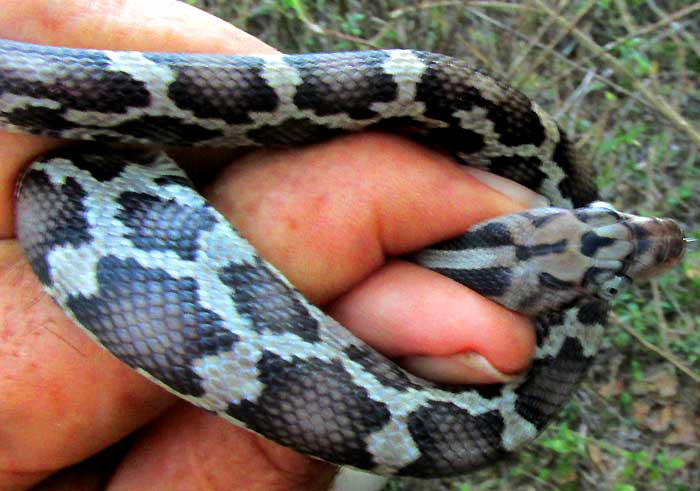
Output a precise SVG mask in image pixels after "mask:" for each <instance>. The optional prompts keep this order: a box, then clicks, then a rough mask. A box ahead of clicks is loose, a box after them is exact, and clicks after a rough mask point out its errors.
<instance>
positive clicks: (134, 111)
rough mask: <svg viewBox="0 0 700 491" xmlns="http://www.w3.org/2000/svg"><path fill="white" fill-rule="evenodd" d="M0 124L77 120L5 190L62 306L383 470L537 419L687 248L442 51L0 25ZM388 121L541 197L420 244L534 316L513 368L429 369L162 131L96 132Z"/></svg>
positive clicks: (434, 472) (311, 447)
mask: <svg viewBox="0 0 700 491" xmlns="http://www.w3.org/2000/svg"><path fill="white" fill-rule="evenodd" d="M0 127H1V128H3V129H6V130H11V131H20V132H29V133H34V134H40V135H47V136H52V137H58V138H62V139H79V140H92V142H87V143H81V144H78V145H74V146H68V147H64V148H61V149H58V150H55V151H53V152H51V153H49V154H48V155H46V156H44V157H43V158H41V159H40V160H38V161H37V162H35V163H34V164H32V166H31V167H30V168H29V169H28V170H27V171H26V173H25V175H24V177H23V178H22V180H21V184H20V185H19V186H18V192H17V231H18V237H19V240H20V242H21V244H22V246H23V248H24V250H25V253H26V256H27V258H28V260H29V262H30V264H31V266H32V268H33V270H34V271H35V273H36V275H37V276H38V277H39V279H40V280H41V282H42V283H43V284H44V285H45V288H46V290H47V291H48V292H49V293H50V295H51V296H52V297H53V298H54V299H55V301H56V302H57V303H58V305H59V306H61V307H62V308H63V310H64V311H65V312H66V314H68V315H69V316H70V317H71V318H73V319H74V320H75V321H76V322H77V324H78V325H80V326H82V327H83V328H84V329H85V330H86V331H87V332H88V333H89V334H90V335H91V336H92V337H94V338H95V339H96V340H97V341H98V342H99V343H100V344H102V345H103V346H104V347H106V348H107V349H108V350H110V351H111V352H112V353H114V354H115V355H116V356H117V357H118V358H120V359H121V360H123V361H124V362H125V363H127V364H129V365H130V366H131V367H133V368H135V369H136V370H138V371H139V372H141V373H142V374H144V375H146V376H147V377H148V378H150V379H151V380H154V381H156V382H158V383H159V384H161V385H163V386H165V387H166V388H168V389H169V390H171V391H173V392H175V393H176V394H178V395H180V396H181V397H183V398H184V399H186V400H188V401H190V402H192V403H194V404H196V405H198V406H200V407H202V408H205V409H207V410H209V411H213V412H215V413H217V414H218V415H220V416H221V417H223V418H225V419H227V420H230V421H233V422H234V423H236V424H239V425H243V426H245V427H247V428H249V429H250V430H252V431H255V432H258V433H260V434H262V435H264V436H266V437H268V438H270V439H272V440H275V441H277V442H279V443H281V444H283V445H286V446H289V447H291V448H294V449H296V450H299V451H301V452H304V453H307V454H310V455H313V456H315V457H318V458H321V459H325V460H327V461H330V462H334V463H337V464H347V465H352V466H355V467H358V468H362V469H367V470H370V471H372V472H376V473H382V474H397V475H406V476H418V477H437V476H451V475H456V474H462V473H464V472H467V471H469V470H471V469H474V468H476V467H480V466H483V465H487V464H491V463H493V462H495V461H496V460H498V459H499V458H502V457H503V456H505V455H508V454H509V453H511V452H514V451H515V450H517V449H518V448H520V447H521V446H522V445H524V444H525V443H527V442H529V441H531V440H532V439H533V438H535V437H536V436H537V434H538V433H539V432H541V431H542V429H543V428H544V427H545V425H546V424H547V423H548V422H549V421H550V420H551V419H552V418H553V417H554V415H555V414H556V413H557V411H558V410H559V409H560V408H561V407H562V405H564V404H565V403H566V402H567V401H568V400H569V398H570V397H571V394H572V392H573V391H574V390H575V388H576V386H577V384H578V383H579V381H580V380H581V378H582V377H583V375H584V374H585V371H586V368H587V367H588V366H589V364H590V362H591V360H592V358H593V356H594V354H595V352H596V349H597V345H598V342H599V339H600V336H601V334H602V329H603V325H604V323H605V318H606V313H607V310H608V303H609V299H610V298H611V297H612V296H614V295H615V293H616V292H617V291H618V289H619V288H622V287H623V286H625V285H626V283H627V282H628V281H629V280H630V279H632V280H634V279H644V278H645V277H648V276H651V275H654V274H658V273H659V272H660V271H662V270H664V269H666V268H668V267H670V266H672V265H673V264H675V263H676V262H677V261H678V260H679V258H680V257H681V255H682V253H683V240H682V235H681V232H680V230H679V228H678V226H677V225H676V224H675V222H673V221H671V220H659V219H654V218H643V217H637V216H633V215H629V214H625V213H620V212H618V211H616V210H615V209H613V208H612V207H611V206H610V205H607V204H604V203H600V202H597V201H596V200H597V199H598V196H597V191H596V187H595V183H594V181H593V174H592V172H591V170H590V168H589V167H588V165H587V164H586V163H585V162H583V161H582V160H581V159H579V158H578V157H577V156H576V154H575V152H574V151H573V147H572V144H571V142H570V141H569V140H568V139H567V138H566V136H565V134H564V133H563V132H562V131H561V130H560V129H559V128H558V126H557V125H556V123H555V122H554V121H553V120H552V119H551V117H550V116H549V115H547V113H545V112H544V111H543V110H542V109H541V108H540V107H539V106H537V105H536V104H535V103H533V102H531V101H530V100H529V99H527V98H526V97H525V96H524V95H522V94H521V93H520V92H518V91H516V90H514V89H513V88H511V87H509V86H507V85H506V84H503V83H501V82H499V81H497V80H496V79H494V78H492V77H490V76H488V75H486V74H484V73H482V72H481V71H479V70H475V69H473V68H471V67H470V66H468V65H467V64H466V63H464V62H462V61H460V60H457V59H453V58H449V57H446V56H442V55H437V54H431V53H424V52H416V51H407V50H396V51H368V52H352V53H331V54H311V55H277V56H210V55H194V54H168V53H141V52H117V51H95V50H75V49H67V48H56V47H47V46H37V45H31V44H23V43H18V42H12V41H1V42H0ZM394 128H395V129H398V130H400V131H403V132H408V133H410V134H412V135H414V136H415V137H416V138H418V139H420V140H421V141H424V142H426V143H427V144H429V145H434V146H437V147H439V148H441V149H444V150H447V151H449V152H450V153H451V154H453V155H454V156H455V158H456V160H457V161H458V162H460V163H468V164H469V165H475V166H479V167H481V168H484V169H487V170H490V171H492V172H495V173H497V174H500V175H502V176H505V177H509V178H511V179H514V180H515V181H518V182H520V183H521V184H524V185H525V186H527V187H530V188H532V189H534V190H536V191H538V192H540V193H542V194H544V195H545V196H547V197H548V198H549V199H550V200H551V202H552V203H553V204H554V205H555V207H550V208H542V209H536V210H529V211H527V212H523V213H519V214H514V215H509V216H505V217H498V218H495V219H493V220H490V221H488V222H485V223H482V224H479V225H477V226H475V227H473V228H472V229H471V230H470V231H468V232H467V233H465V234H464V235H462V236H460V237H457V238H455V239H452V240H449V241H446V242H444V243H441V244H438V245H436V246H434V247H433V248H431V249H428V250H425V251H422V252H419V253H417V254H416V255H415V257H414V258H415V260H417V261H418V262H419V263H421V264H423V265H425V266H427V267H429V268H431V269H434V270H436V271H439V272H441V273H443V274H445V275H447V276H449V277H451V278H453V279H455V280H456V281H459V282H461V283H463V284H464V285H466V286H468V287H470V288H472V289H474V290H476V291H477V292H479V293H481V294H483V295H486V296H488V297H490V298H492V299H494V300H496V301H497V302H500V303H501V304H503V305H505V306H507V307H508V308H511V309H514V310H517V311H520V312H524V313H526V314H527V315H529V316H531V317H532V318H533V320H534V323H535V326H536V334H537V350H536V354H535V357H534V360H533V363H532V367H531V369H530V370H529V372H528V374H527V376H525V377H523V378H522V379H520V380H518V381H516V382H513V383H509V384H501V385H489V386H451V385H440V384H436V383H432V382H429V381H426V380H422V379H420V378H418V377H416V376H414V375H411V374H410V373H407V372H405V371H403V370H402V369H400V368H398V367H397V366H396V365H395V364H393V363H392V362H391V361H389V360H387V359H386V358H385V357H383V356H382V355H380V354H378V353H376V352H375V351H373V350H372V349H371V348H369V347H368V346H367V345H366V344H364V343H363V342H362V341H360V340H358V339H356V338H355V337H354V336H352V335H351V334H349V333H348V332H347V331H346V330H345V329H343V328H342V326H340V325H339V324H338V323H337V322H336V321H334V320H333V319H331V318H329V317H328V316H326V315H325V314H324V313H323V312H322V311H321V310H319V309H318V308H316V307H315V306H313V305H311V304H309V303H308V302H307V301H306V300H305V299H304V298H303V297H302V296H301V295H300V294H299V293H298V292H297V291H296V290H295V289H294V287H293V286H292V285H291V284H290V283H289V282H288V281H287V280H286V279H285V278H284V276H282V275H281V274H280V273H279V272H278V271H277V270H276V269H275V268H274V267H273V266H272V265H270V264H269V263H267V262H265V260H263V259H262V258H261V257H259V255H258V254H257V252H256V251H255V249H253V247H252V246H250V245H249V244H248V243H247V242H246V241H245V239H243V238H242V237H241V236H240V235H239V234H238V233H236V232H235V231H234V230H233V229H232V228H231V226H230V225H229V224H228V223H227V222H226V220H225V219H224V218H223V217H222V216H220V215H219V214H218V212H216V211H215V210H214V209H213V208H212V207H211V206H210V205H209V204H207V203H206V201H205V200H204V199H203V198H202V197H201V196H200V195H199V194H198V193H197V192H196V191H195V190H194V189H193V188H192V185H191V183H190V181H189V179H188V178H187V176H186V175H185V174H184V172H183V171H182V170H181V169H179V168H178V167H177V165H175V163H174V162H173V161H172V160H170V158H169V157H168V156H167V155H166V154H165V153H163V152H161V151H155V150H152V149H146V150H134V149H132V148H130V147H129V148H127V149H124V148H117V147H114V146H110V145H104V143H113V142H122V143H139V144H149V145H153V144H156V145H159V146H168V145H178V146H182V145H186V146H214V147H216V146H226V147H241V148H248V147H257V146H261V145H275V146H279V145H296V144H302V143H309V142H314V141H319V140H322V139H326V138H330V137H332V136H334V135H336V134H339V133H343V132H348V131H358V130H363V129H394ZM576 207H578V208H576ZM574 208H575V209H574Z"/></svg>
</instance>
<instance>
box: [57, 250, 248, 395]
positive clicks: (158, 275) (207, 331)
mask: <svg viewBox="0 0 700 491" xmlns="http://www.w3.org/2000/svg"><path fill="white" fill-rule="evenodd" d="M96 276H97V281H98V284H99V291H98V292H97V293H96V294H95V295H92V296H89V297H86V296H84V295H82V294H75V295H72V296H70V297H69V298H68V300H67V302H66V304H67V307H68V308H69V309H70V310H71V312H73V315H75V317H76V318H77V319H78V321H79V322H80V323H81V324H83V325H84V326H86V327H88V328H89V329H90V331H91V332H92V333H93V334H94V335H95V336H97V337H98V338H99V340H100V342H101V343H102V344H103V345H104V346H105V347H106V348H107V349H108V350H110V351H111V352H112V353H114V354H115V355H116V356H117V357H118V358H119V359H120V360H122V361H123V362H125V363H127V364H128V365H129V366H131V367H134V368H141V369H143V370H145V371H146V372H148V373H149V374H151V375H152V376H153V377H155V378H157V379H158V380H161V381H162V382H163V383H165V384H167V385H168V386H170V387H172V388H173V389H174V390H176V391H177V392H180V393H181V394H185V395H188V396H202V395H203V394H204V389H203V388H202V387H201V385H200V382H201V378H200V377H199V375H197V374H196V373H195V372H194V370H193V369H192V367H193V365H194V363H195V361H196V360H198V359H200V358H202V357H204V356H210V355H217V354H220V353H221V352H225V351H230V350H231V348H232V346H233V344H234V343H236V342H237V341H238V336H237V335H235V334H233V333H231V332H230V331H229V330H228V329H226V328H225V323H224V321H223V320H222V319H221V318H220V317H219V316H218V315H217V314H215V313H214V312H212V311H210V310H207V309H206V308H204V307H203V306H202V305H201V304H200V303H199V294H198V285H197V283H196V282H195V281H194V280H192V279H190V278H173V277H172V276H170V275H169V274H168V273H166V272H165V271H163V270H161V269H149V268H144V267H143V266H141V265H140V264H138V263H137V262H136V260H134V259H126V260H122V259H119V258H116V257H113V256H106V257H104V258H102V259H100V261H99V263H98V264H97V272H96Z"/></svg>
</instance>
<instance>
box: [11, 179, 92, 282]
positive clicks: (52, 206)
mask: <svg viewBox="0 0 700 491" xmlns="http://www.w3.org/2000/svg"><path fill="white" fill-rule="evenodd" d="M86 195H87V193H86V192H85V190H84V189H83V188H82V187H81V186H80V184H79V183H78V182H77V181H76V180H75V179H74V178H72V177H67V178H66V179H65V181H64V182H63V184H61V185H56V184H55V183H54V182H52V181H51V179H50V178H49V176H48V174H47V173H46V171H43V170H41V171H40V170H30V171H29V172H28V173H26V174H25V175H24V176H23V177H22V180H21V185H20V188H19V195H18V199H17V222H18V224H19V225H18V229H17V235H18V237H19V239H20V241H21V243H22V246H23V247H24V252H25V254H26V256H27V259H28V260H29V264H30V265H31V266H32V270H33V271H34V273H35V274H36V275H37V276H38V277H39V279H40V280H41V281H42V282H43V283H45V284H46V285H52V284H53V280H52V278H51V271H50V267H49V264H48V258H47V255H48V254H49V252H51V251H53V250H55V249H56V248H60V247H61V246H65V245H70V246H73V247H79V246H81V245H83V244H86V243H89V242H90V241H91V240H92V239H93V237H92V234H91V233H90V224H89V223H88V222H87V218H86V216H85V205H84V203H83V200H84V199H85V197H86ZM26 196H33V197H34V198H33V199H31V200H30V199H27V198H26Z"/></svg>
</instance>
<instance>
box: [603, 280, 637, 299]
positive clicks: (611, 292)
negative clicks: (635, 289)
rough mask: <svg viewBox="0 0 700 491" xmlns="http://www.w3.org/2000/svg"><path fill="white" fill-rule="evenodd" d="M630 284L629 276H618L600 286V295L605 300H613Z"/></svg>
mask: <svg viewBox="0 0 700 491" xmlns="http://www.w3.org/2000/svg"><path fill="white" fill-rule="evenodd" d="M629 284H630V279H629V278H628V277H627V276H622V275H616V276H613V277H612V278H610V279H609V280H606V281H604V282H603V283H602V284H601V285H600V291H599V295H600V296H601V297H602V298H604V299H605V300H612V299H613V298H615V297H616V296H617V295H618V294H619V293H620V291H621V290H623V289H624V288H626V287H627V286H628V285H629Z"/></svg>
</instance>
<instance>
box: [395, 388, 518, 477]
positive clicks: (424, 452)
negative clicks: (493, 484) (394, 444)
mask: <svg viewBox="0 0 700 491" xmlns="http://www.w3.org/2000/svg"><path fill="white" fill-rule="evenodd" d="M504 428H505V423H504V421H503V417H502V416H501V415H500V413H499V412H498V411H487V412H484V413H483V414H476V415H473V414H470V413H469V411H467V410H465V409H462V408H460V407H459V406H456V405H455V404H452V403H450V402H438V401H428V402H426V403H425V404H424V405H423V406H422V407H421V408H420V409H418V410H416V411H414V412H412V413H411V414H409V415H408V429H409V431H410V432H411V436H413V439H414V441H416V442H417V444H418V447H419V448H420V450H421V456H420V457H419V458H418V459H417V460H415V461H414V462H412V463H411V464H409V465H407V466H405V467H403V468H401V469H400V470H399V472H398V474H399V475H402V476H414V477H431V476H435V475H439V476H454V475H459V474H463V473H465V472H468V471H470V470H473V469H474V468H476V467H479V466H481V465H483V459H484V458H486V460H487V461H496V460H498V459H499V458H501V457H503V455H504V454H506V451H505V449H504V448H503V446H502V445H501V435H502V432H503V429H504ZM455 442H470V445H469V446H463V445H458V444H455Z"/></svg>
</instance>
